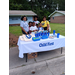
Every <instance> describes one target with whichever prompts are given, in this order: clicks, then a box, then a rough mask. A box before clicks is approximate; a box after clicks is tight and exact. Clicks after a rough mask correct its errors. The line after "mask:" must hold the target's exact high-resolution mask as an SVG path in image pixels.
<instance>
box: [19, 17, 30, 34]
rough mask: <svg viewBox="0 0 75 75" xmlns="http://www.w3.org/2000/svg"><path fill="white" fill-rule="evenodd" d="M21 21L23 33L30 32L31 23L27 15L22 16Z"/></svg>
mask: <svg viewBox="0 0 75 75" xmlns="http://www.w3.org/2000/svg"><path fill="white" fill-rule="evenodd" d="M21 20H22V21H21V23H20V27H21V29H22V33H23V34H29V25H28V23H27V18H26V16H22V18H21Z"/></svg>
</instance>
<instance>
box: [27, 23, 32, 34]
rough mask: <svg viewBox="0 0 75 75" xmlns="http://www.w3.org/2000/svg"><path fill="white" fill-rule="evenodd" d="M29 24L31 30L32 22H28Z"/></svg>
mask: <svg viewBox="0 0 75 75" xmlns="http://www.w3.org/2000/svg"><path fill="white" fill-rule="evenodd" d="M28 24H29V30H30V27H31V26H32V22H29V23H28ZM30 33H31V32H30V31H29V34H30Z"/></svg>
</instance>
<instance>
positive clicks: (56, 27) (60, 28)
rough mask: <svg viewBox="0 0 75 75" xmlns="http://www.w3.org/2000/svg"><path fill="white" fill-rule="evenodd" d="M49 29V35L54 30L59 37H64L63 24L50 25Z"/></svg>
mask: <svg viewBox="0 0 75 75" xmlns="http://www.w3.org/2000/svg"><path fill="white" fill-rule="evenodd" d="M50 27H51V33H53V30H55V31H56V33H60V34H61V35H64V36H65V24H58V23H50Z"/></svg>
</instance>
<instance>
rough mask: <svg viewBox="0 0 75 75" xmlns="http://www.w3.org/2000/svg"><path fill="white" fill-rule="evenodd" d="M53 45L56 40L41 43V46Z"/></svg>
mask: <svg viewBox="0 0 75 75" xmlns="http://www.w3.org/2000/svg"><path fill="white" fill-rule="evenodd" d="M52 45H54V42H52V43H50V42H48V43H40V44H39V47H45V46H52Z"/></svg>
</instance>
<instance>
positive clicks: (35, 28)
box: [30, 26, 38, 31]
mask: <svg viewBox="0 0 75 75" xmlns="http://www.w3.org/2000/svg"><path fill="white" fill-rule="evenodd" d="M30 30H31V31H33V30H38V29H37V27H36V26H31V27H30Z"/></svg>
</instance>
